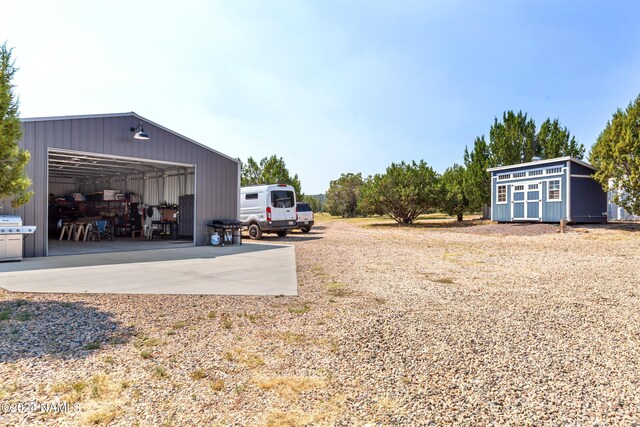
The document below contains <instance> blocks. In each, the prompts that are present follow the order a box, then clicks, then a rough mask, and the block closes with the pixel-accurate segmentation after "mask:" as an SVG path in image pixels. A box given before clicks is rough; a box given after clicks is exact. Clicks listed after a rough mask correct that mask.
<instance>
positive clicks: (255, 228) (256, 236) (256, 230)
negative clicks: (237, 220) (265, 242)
mask: <svg viewBox="0 0 640 427" xmlns="http://www.w3.org/2000/svg"><path fill="white" fill-rule="evenodd" d="M249 238H251V239H252V240H260V239H262V230H261V229H260V226H259V225H258V224H251V225H250V226H249Z"/></svg>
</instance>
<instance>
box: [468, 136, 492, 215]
mask: <svg viewBox="0 0 640 427" xmlns="http://www.w3.org/2000/svg"><path fill="white" fill-rule="evenodd" d="M464 165H465V167H466V169H467V170H466V172H465V175H464V193H465V195H466V196H467V199H468V203H469V207H468V209H469V211H470V212H480V211H481V210H482V206H483V205H488V204H490V203H491V175H490V174H489V172H487V168H489V167H491V166H492V165H491V152H490V151H489V146H488V145H487V142H486V141H485V140H484V135H483V136H481V137H477V138H476V140H475V142H474V143H473V151H471V152H469V150H468V149H467V148H466V147H465V149H464Z"/></svg>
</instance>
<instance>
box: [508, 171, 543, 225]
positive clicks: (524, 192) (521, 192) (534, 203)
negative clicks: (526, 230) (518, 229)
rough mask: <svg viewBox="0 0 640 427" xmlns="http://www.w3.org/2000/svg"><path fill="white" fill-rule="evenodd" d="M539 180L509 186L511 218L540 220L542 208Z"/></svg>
mask: <svg viewBox="0 0 640 427" xmlns="http://www.w3.org/2000/svg"><path fill="white" fill-rule="evenodd" d="M541 191H542V183H541V182H538V181H536V182H531V181H530V182H524V183H522V184H514V185H512V186H511V219H512V220H516V221H518V220H519V221H540V220H541V215H540V213H541V209H542V197H540V194H541Z"/></svg>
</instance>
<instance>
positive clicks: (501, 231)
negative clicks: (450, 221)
mask: <svg viewBox="0 0 640 427" xmlns="http://www.w3.org/2000/svg"><path fill="white" fill-rule="evenodd" d="M451 231H459V232H463V233H473V234H498V235H503V236H538V235H540V234H546V233H558V232H559V231H560V226H559V225H558V224H540V223H536V224H529V223H505V224H483V225H478V226H476V227H468V228H462V229H452V230H451Z"/></svg>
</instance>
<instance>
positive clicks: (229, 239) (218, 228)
mask: <svg viewBox="0 0 640 427" xmlns="http://www.w3.org/2000/svg"><path fill="white" fill-rule="evenodd" d="M207 227H209V228H212V229H213V232H214V233H217V232H221V233H222V235H221V236H220V245H221V246H224V244H225V243H231V244H234V243H236V242H237V243H238V244H239V245H242V234H241V230H242V222H240V221H238V220H236V219H214V220H212V221H211V222H209V224H207ZM234 231H236V233H235V235H234Z"/></svg>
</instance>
